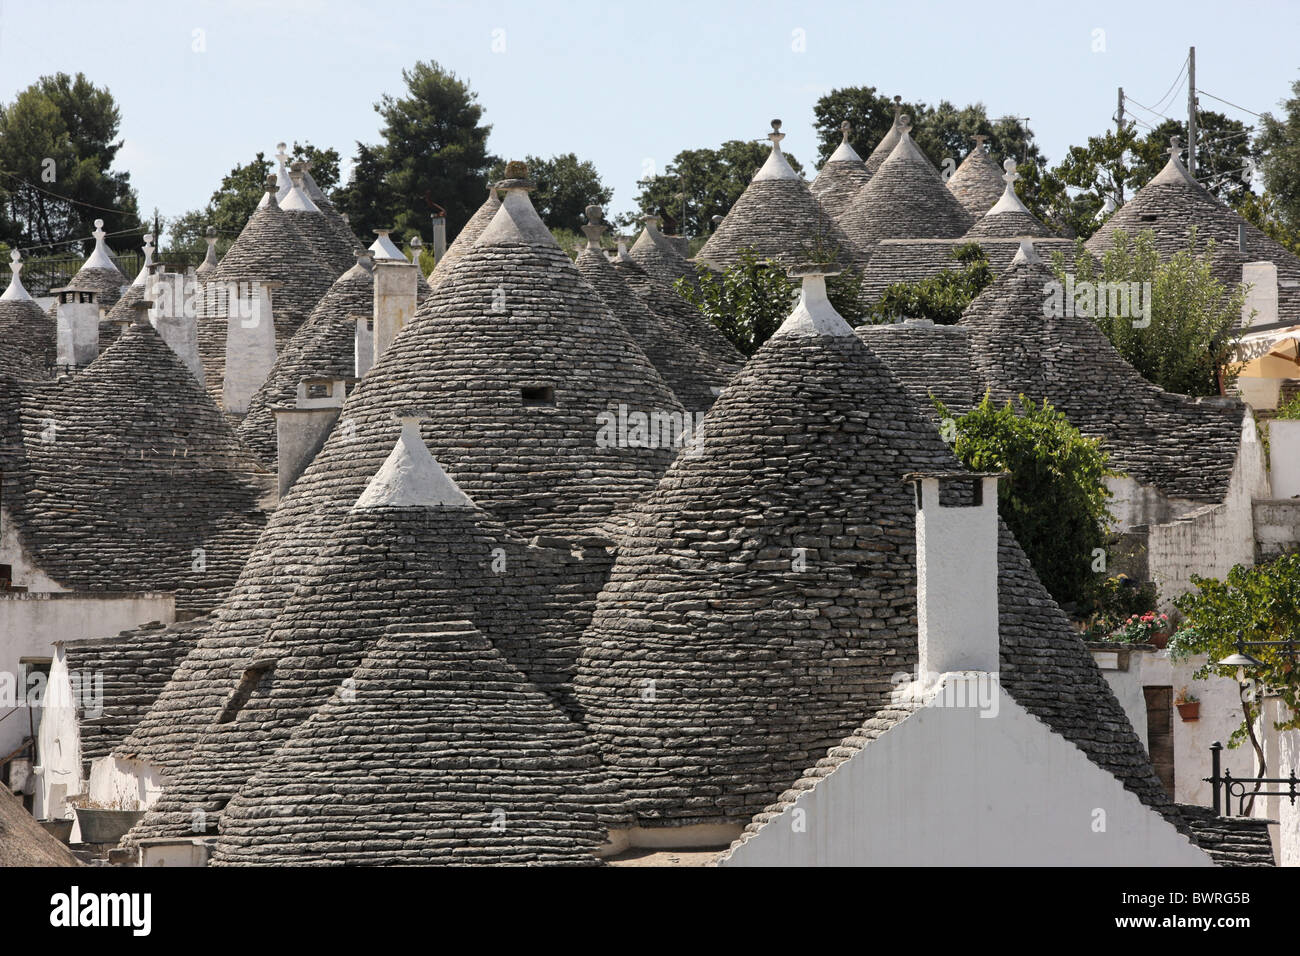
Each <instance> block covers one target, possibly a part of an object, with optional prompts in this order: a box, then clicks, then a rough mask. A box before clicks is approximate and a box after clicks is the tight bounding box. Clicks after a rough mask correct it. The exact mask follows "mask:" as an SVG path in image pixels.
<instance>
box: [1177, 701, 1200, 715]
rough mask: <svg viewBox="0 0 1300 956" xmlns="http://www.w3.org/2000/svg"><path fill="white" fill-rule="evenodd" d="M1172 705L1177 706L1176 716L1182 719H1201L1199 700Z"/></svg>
mask: <svg viewBox="0 0 1300 956" xmlns="http://www.w3.org/2000/svg"><path fill="white" fill-rule="evenodd" d="M1174 706H1175V707H1177V708H1178V716H1179V717H1181V718H1183V720H1200V719H1201V702H1200V701H1199V700H1189V701H1186V702H1184V703H1181V704H1175V705H1174Z"/></svg>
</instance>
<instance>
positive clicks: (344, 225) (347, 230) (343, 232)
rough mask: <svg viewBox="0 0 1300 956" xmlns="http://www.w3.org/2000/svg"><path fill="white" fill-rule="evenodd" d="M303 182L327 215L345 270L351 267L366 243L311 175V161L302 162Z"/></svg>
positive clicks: (319, 207) (335, 245) (335, 246)
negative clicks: (345, 253)
mask: <svg viewBox="0 0 1300 956" xmlns="http://www.w3.org/2000/svg"><path fill="white" fill-rule="evenodd" d="M302 183H303V188H304V189H305V190H306V191H307V195H308V196H310V197H311V201H312V202H313V203H315V204H316V208H317V209H319V210H320V211H321V215H323V216H324V217H325V223H326V225H328V226H329V229H330V231H331V232H332V233H333V234H334V236H335V242H334V248H335V249H337V250H338V251H337V254H338V255H339V257H340V258H339V262H340V263H346V266H345V270H344V271H346V269H350V268H351V267H352V265H351V264H352V261H353V259H354V258H355V257H356V254H357V253H358V252H365V250H366V247H365V245H364V244H363V243H362V242H361V240H360V239H358V238H357V234H356V233H355V232H353V231H352V227H351V226H350V225H348V221H347V220H346V219H345V218H344V217H343V214H342V213H341V212H339V211H338V209H336V208H335V207H334V204H333V203H332V202H330V201H329V197H327V196H326V195H325V192H324V190H322V189H321V188H320V186H318V185H316V180H315V179H313V178H312V175H311V163H303V164H302ZM345 251H346V252H347V253H348V255H347V256H346V257H345V256H344V252H345Z"/></svg>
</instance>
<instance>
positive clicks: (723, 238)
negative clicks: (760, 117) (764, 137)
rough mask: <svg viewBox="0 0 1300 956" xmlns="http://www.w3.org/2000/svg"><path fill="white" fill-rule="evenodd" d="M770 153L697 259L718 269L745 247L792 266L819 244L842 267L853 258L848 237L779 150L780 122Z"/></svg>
mask: <svg viewBox="0 0 1300 956" xmlns="http://www.w3.org/2000/svg"><path fill="white" fill-rule="evenodd" d="M768 138H769V139H770V140H772V152H771V153H770V154H769V155H768V158H767V162H765V163H764V164H763V167H762V168H761V169H760V170H759V171H758V172H757V173H755V174H754V178H753V180H751V181H750V184H749V185H748V186H746V187H745V191H744V192H743V193H741V194H740V198H739V199H737V200H736V203H735V205H733V206H732V207H731V209H730V210H728V212H727V215H726V217H725V218H724V219H723V220H722V222H720V223H719V224H718V228H717V229H715V230H714V231H713V235H711V236H710V237H709V240H708V242H706V243H705V244H704V247H703V248H702V249H701V250H700V251H699V253H698V254H697V255H696V258H697V259H699V260H700V261H701V262H706V263H708V264H709V265H710V266H712V267H713V268H715V269H726V268H727V267H729V266H732V265H735V263H736V262H738V261H739V260H740V255H741V253H742V252H743V251H745V250H746V249H749V250H752V251H753V252H754V253H756V254H757V255H758V257H759V258H760V259H764V258H770V259H774V260H777V261H778V262H784V263H786V264H787V265H792V264H794V263H796V262H802V261H804V260H805V259H807V258H808V255H809V252H810V250H811V249H812V248H813V247H815V246H819V245H820V246H824V247H826V248H827V250H828V251H829V252H832V253H837V254H838V255H839V258H840V262H841V263H842V264H846V263H847V262H848V261H850V259H851V258H852V256H853V250H852V247H851V245H850V243H849V242H848V239H847V237H846V236H845V234H844V233H843V232H842V231H841V230H840V227H839V226H838V225H837V224H836V223H835V221H834V220H833V219H832V218H831V216H830V214H829V213H828V212H827V211H826V210H825V209H823V208H822V206H821V204H820V203H819V202H818V201H817V199H816V197H814V196H813V194H812V192H810V191H809V189H808V184H807V183H805V182H804V181H803V178H802V177H801V176H800V175H799V174H798V173H796V172H795V171H794V170H793V169H792V168H791V166H790V164H789V163H788V162H787V161H786V158H785V155H784V154H783V153H782V152H781V140H782V139H784V138H785V134H784V133H782V132H781V121H780V120H773V121H772V133H771V134H770V135H769V137H768Z"/></svg>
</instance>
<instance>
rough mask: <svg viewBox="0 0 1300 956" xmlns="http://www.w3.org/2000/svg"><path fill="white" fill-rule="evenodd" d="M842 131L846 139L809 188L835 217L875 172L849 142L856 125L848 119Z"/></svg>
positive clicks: (837, 217)
mask: <svg viewBox="0 0 1300 956" xmlns="http://www.w3.org/2000/svg"><path fill="white" fill-rule="evenodd" d="M840 130H841V131H842V132H843V134H844V139H843V141H842V142H841V143H840V145H839V146H837V147H835V152H833V153H831V155H830V158H829V159H827V160H826V162H824V163H823V164H822V168H821V169H820V170H818V172H817V178H816V179H814V180H813V181H812V186H810V187H809V188H810V190H811V191H812V194H813V195H814V196H815V197H817V201H818V202H819V203H821V206H822V208H823V209H825V210H826V211H827V212H828V213H830V214H831V217H832V218H834V219H839V217H840V216H841V215H843V214H844V211H845V210H846V209H847V208H848V206H849V203H850V202H852V200H853V197H854V196H856V195H857V194H858V192H859V191H860V190H861V189H862V187H863V186H865V185H866V184H867V181H868V180H870V179H871V173H869V172H867V164H866V163H864V162H863V161H862V157H861V156H859V155H858V153H857V150H855V149H854V148H853V147H852V146H850V145H849V133H851V132H852V131H853V127H852V126H851V125H850V124H849V121H848V120H845V121H844V122H843V123H841V124H840ZM882 162H883V160H882Z"/></svg>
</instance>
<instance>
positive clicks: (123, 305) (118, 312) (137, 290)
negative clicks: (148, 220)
mask: <svg viewBox="0 0 1300 956" xmlns="http://www.w3.org/2000/svg"><path fill="white" fill-rule="evenodd" d="M152 268H153V236H151V235H146V236H145V237H144V265H142V266H141V267H140V271H139V272H138V273H136V277H135V278H134V279H133V280H131V284H130V285H129V286H127V287H126V291H125V292H123V293H122V297H121V298H120V299H118V300H117V304H116V305H114V306H113V307H112V308H111V309H109V310H108V314H107V315H106V316H105V317H104V319H105V321H107V322H108V323H110V324H112V323H120V322H133V321H135V306H136V303H137V302H143V301H144V296H145V291H146V289H147V283H148V281H149V273H150V271H151V270H152ZM119 328H120V326H119ZM103 331H104V330H103V323H101V325H100V332H101V335H102V333H103ZM101 341H102V339H101ZM105 344H107V343H105Z"/></svg>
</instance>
